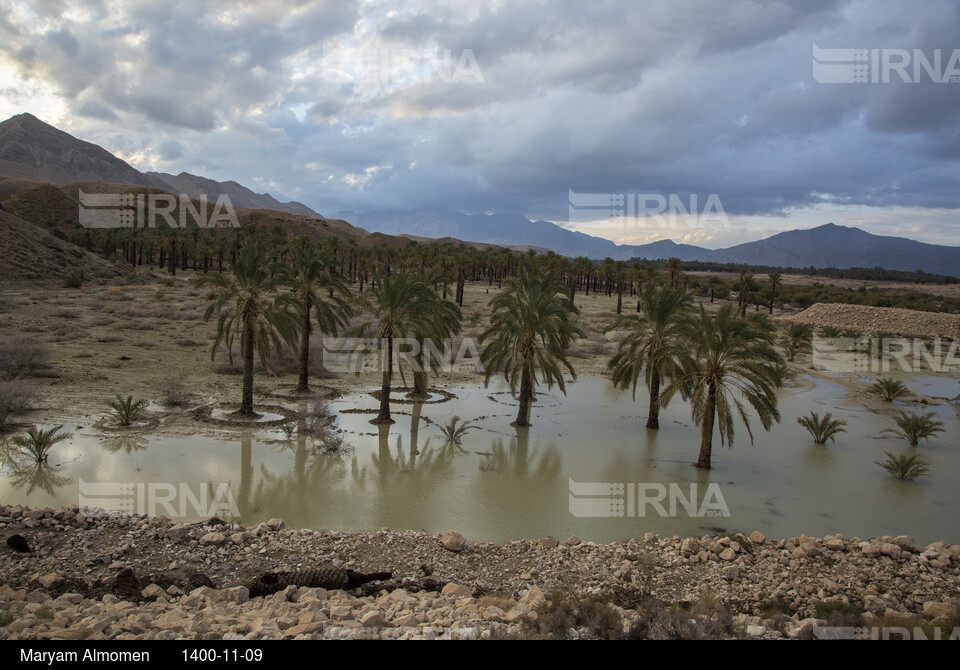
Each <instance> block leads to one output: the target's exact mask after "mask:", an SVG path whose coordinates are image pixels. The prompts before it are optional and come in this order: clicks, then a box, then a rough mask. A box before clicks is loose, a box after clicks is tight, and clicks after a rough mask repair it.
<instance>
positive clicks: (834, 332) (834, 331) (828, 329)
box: [818, 326, 843, 339]
mask: <svg viewBox="0 0 960 670" xmlns="http://www.w3.org/2000/svg"><path fill="white" fill-rule="evenodd" d="M818 334H819V335H820V337H823V338H826V339H834V338H837V337H843V329H841V328H838V327H837V326H823V327H822V328H821V329H820V332H819V333H818Z"/></svg>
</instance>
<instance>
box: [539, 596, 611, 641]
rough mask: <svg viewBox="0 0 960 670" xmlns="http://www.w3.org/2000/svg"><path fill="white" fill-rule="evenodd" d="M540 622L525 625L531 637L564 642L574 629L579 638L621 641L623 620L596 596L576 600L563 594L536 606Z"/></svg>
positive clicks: (576, 598) (608, 604)
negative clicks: (529, 630)
mask: <svg viewBox="0 0 960 670" xmlns="http://www.w3.org/2000/svg"><path fill="white" fill-rule="evenodd" d="M537 615H538V617H537V620H536V621H535V622H530V621H528V622H527V623H526V625H527V626H528V627H529V628H530V629H531V632H532V635H533V636H534V637H537V638H543V639H548V640H565V639H567V638H568V637H570V636H571V633H570V631H571V629H572V630H573V631H574V632H575V633H576V636H577V637H580V638H584V637H586V638H599V639H619V638H622V637H623V620H622V619H621V617H620V614H619V613H618V612H617V610H616V609H614V607H613V606H612V605H610V603H606V602H603V601H602V600H599V599H597V598H593V597H587V598H582V597H577V596H572V595H568V594H566V593H562V592H560V591H557V592H554V594H553V595H552V596H551V597H550V598H549V599H548V600H545V601H544V602H543V603H541V604H540V606H538V607H537Z"/></svg>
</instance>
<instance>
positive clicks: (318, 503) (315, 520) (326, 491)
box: [254, 434, 364, 527]
mask: <svg viewBox="0 0 960 670" xmlns="http://www.w3.org/2000/svg"><path fill="white" fill-rule="evenodd" d="M350 460H351V461H352V466H353V467H352V468H351V469H350V473H351V474H352V479H353V480H354V484H357V485H359V486H362V483H363V475H364V471H363V470H360V469H358V468H357V467H356V459H355V458H354V459H350ZM347 472H348V468H347V459H346V458H345V457H344V456H343V455H342V454H338V453H314V452H313V451H312V450H311V446H310V444H309V439H308V437H307V435H306V434H303V435H302V436H299V437H298V439H297V441H296V445H295V446H294V449H293V467H292V468H291V469H290V470H288V471H287V472H284V473H278V472H272V471H271V470H269V469H268V468H267V467H266V465H261V466H260V481H259V483H258V485H257V489H256V493H255V495H254V500H255V501H257V502H258V504H261V505H269V506H271V508H276V507H279V508H280V509H279V511H277V512H271V513H270V516H279V517H280V518H282V519H284V520H285V521H287V523H290V524H295V525H298V526H303V527H310V526H319V525H325V524H332V523H333V522H334V521H335V520H334V519H331V518H329V516H325V515H324V514H325V513H326V512H327V511H328V510H330V509H331V508H334V507H336V506H337V504H338V503H342V499H343V490H342V488H341V487H339V486H338V485H339V484H340V483H342V482H343V480H344V479H345V478H346V476H347Z"/></svg>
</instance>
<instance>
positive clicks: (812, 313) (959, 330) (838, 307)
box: [779, 302, 960, 339]
mask: <svg viewBox="0 0 960 670" xmlns="http://www.w3.org/2000/svg"><path fill="white" fill-rule="evenodd" d="M779 321H781V322H785V323H805V324H807V325H808V326H812V327H814V328H822V327H824V326H836V327H837V328H845V329H846V328H852V329H856V330H859V331H861V332H864V333H886V334H890V335H898V336H901V337H926V338H934V337H940V338H951V339H953V338H958V337H960V315H957V314H941V313H935V312H919V311H917V310H913V309H901V308H899V307H868V306H866V305H843V304H837V303H823V302H818V303H817V304H816V305H813V306H812V307H810V308H808V309H805V310H804V311H802V312H800V313H799V314H794V315H793V316H785V317H782V318H781V319H779Z"/></svg>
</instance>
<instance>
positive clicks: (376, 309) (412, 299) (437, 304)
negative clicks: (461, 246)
mask: <svg viewBox="0 0 960 670" xmlns="http://www.w3.org/2000/svg"><path fill="white" fill-rule="evenodd" d="M449 304H450V303H447V302H446V301H444V300H442V299H441V298H440V297H439V296H438V295H437V294H436V292H435V291H434V290H433V289H432V288H431V286H430V285H429V284H428V283H427V281H426V280H425V279H424V277H423V275H421V274H419V273H413V272H410V271H403V272H394V273H392V274H388V275H384V276H381V277H379V278H378V279H377V280H376V281H375V282H374V283H373V285H372V286H371V287H370V290H369V291H368V292H367V294H366V295H365V296H364V299H363V301H362V302H361V305H362V306H363V308H364V309H365V310H366V311H368V312H369V313H371V314H372V315H373V320H372V321H370V322H365V323H361V324H358V325H357V326H355V327H354V328H353V329H351V330H353V331H354V332H358V333H363V334H366V335H368V336H372V337H376V338H379V339H380V340H381V341H385V342H386V354H387V356H386V359H387V360H386V362H385V364H384V368H383V377H382V378H383V384H382V386H381V389H380V411H379V413H378V414H377V417H376V418H375V419H373V420H371V422H370V423H375V424H388V423H393V419H392V418H390V388H391V386H392V382H393V367H394V365H393V345H394V339H396V338H403V337H410V336H415V335H416V333H417V332H418V330H417V329H418V328H419V327H422V323H423V322H424V321H429V320H430V319H432V318H435V316H434V315H435V314H436V313H437V311H438V310H445V309H448V308H447V307H445V305H449Z"/></svg>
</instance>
